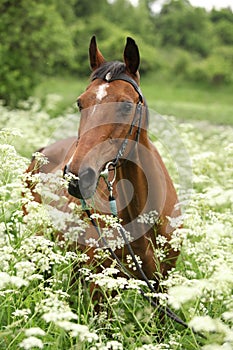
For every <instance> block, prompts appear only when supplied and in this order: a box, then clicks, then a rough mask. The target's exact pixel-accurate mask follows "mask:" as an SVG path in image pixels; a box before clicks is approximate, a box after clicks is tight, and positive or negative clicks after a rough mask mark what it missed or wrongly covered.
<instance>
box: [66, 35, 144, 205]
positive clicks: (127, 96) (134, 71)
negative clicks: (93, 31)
mask: <svg viewBox="0 0 233 350" xmlns="http://www.w3.org/2000/svg"><path fill="white" fill-rule="evenodd" d="M123 56H124V62H119V61H112V62H107V61H106V60H105V59H104V57H103V55H102V54H101V52H100V51H99V49H98V47H97V44H96V38H95V36H93V37H92V39H91V42H90V47H89V58H90V66H91V68H92V75H91V82H90V84H89V86H88V87H87V89H86V91H85V92H84V93H82V94H81V95H80V96H79V97H78V99H77V105H78V107H79V110H80V112H81V120H80V125H79V132H78V141H77V146H76V148H75V151H74V153H73V154H72V156H71V158H70V160H69V161H68V163H67V164H66V166H65V170H64V172H65V173H66V174H69V175H71V179H70V182H69V187H68V191H69V193H70V194H71V195H72V196H74V197H76V198H80V199H81V198H84V199H87V198H90V197H91V196H93V194H94V193H95V191H96V188H97V185H98V181H99V178H100V174H101V172H102V171H103V170H104V168H105V166H106V164H108V163H109V162H111V163H113V162H116V161H117V160H118V159H119V158H120V156H122V153H123V151H124V148H125V147H126V143H127V142H128V141H129V142H130V141H131V140H132V141H133V140H135V139H136V138H137V132H138V129H139V127H141V126H143V125H142V124H143V123H145V121H142V116H141V115H142V112H141V110H140V111H139V109H140V108H139V106H142V105H143V104H145V101H144V99H143V96H142V94H141V91H140V89H139V79H140V78H139V72H138V67H139V63H140V56H139V50H138V47H137V45H136V43H135V41H134V40H133V39H131V38H127V42H126V46H125V49H124V55H123ZM139 124H140V125H139ZM144 129H145V125H144V128H143V130H144ZM124 140H127V141H125V142H124Z"/></svg>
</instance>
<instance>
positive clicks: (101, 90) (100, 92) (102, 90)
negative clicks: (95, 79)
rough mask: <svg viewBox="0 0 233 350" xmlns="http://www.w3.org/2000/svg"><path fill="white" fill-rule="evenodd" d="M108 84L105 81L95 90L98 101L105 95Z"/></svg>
mask: <svg viewBox="0 0 233 350" xmlns="http://www.w3.org/2000/svg"><path fill="white" fill-rule="evenodd" d="M108 86H109V84H108V83H105V84H102V85H100V86H99V87H98V89H97V91H96V98H97V100H98V101H101V100H102V99H103V98H104V97H105V96H106V95H107V88H108Z"/></svg>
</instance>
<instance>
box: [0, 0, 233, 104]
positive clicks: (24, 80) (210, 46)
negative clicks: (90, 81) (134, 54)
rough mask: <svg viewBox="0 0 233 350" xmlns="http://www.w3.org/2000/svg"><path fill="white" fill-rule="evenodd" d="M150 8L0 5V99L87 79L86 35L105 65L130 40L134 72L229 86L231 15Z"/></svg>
mask: <svg viewBox="0 0 233 350" xmlns="http://www.w3.org/2000/svg"><path fill="white" fill-rule="evenodd" d="M153 2H154V1H151V0H140V1H139V3H138V6H137V7H134V6H133V5H132V4H131V3H130V2H129V1H128V0H115V1H113V2H108V1H107V0H95V1H92V0H66V1H64V0H30V1H28V0H17V1H12V0H0V14H1V21H0V81H1V84H0V98H1V99H3V100H4V101H5V103H6V104H9V105H12V106H15V105H16V104H17V102H18V101H19V100H20V99H25V98H27V97H28V96H29V95H31V94H32V93H33V88H34V87H35V86H36V84H38V82H39V81H40V79H41V77H43V76H45V75H62V74H72V75H74V74H76V75H77V77H78V76H81V75H87V74H88V72H89V67H88V60H87V50H88V44H89V39H90V37H91V36H92V35H93V34H95V35H96V36H97V37H98V42H99V44H100V45H101V49H102V51H103V52H104V54H105V56H106V57H107V58H109V59H113V58H116V59H121V58H122V57H121V56H119V55H121V52H122V47H123V45H124V42H125V38H126V36H132V37H134V38H135V39H136V40H137V42H138V44H139V46H140V51H141V56H142V60H141V61H142V62H141V72H142V74H143V73H148V72H151V71H156V72H158V73H159V74H160V75H161V76H164V77H166V75H170V76H171V75H174V76H177V75H179V76H181V77H183V78H185V79H189V80H192V81H193V80H195V81H200V82H207V83H209V84H225V83H231V82H233V74H232V68H233V13H232V11H231V10H230V9H222V10H220V11H216V10H212V11H211V12H206V11H205V10H204V9H202V8H195V7H192V6H191V4H190V3H189V1H188V0H171V1H170V2H169V3H166V4H165V5H164V6H163V7H162V10H161V12H160V13H157V14H155V13H153V12H152V10H151V5H152V3H153Z"/></svg>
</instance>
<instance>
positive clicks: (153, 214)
mask: <svg viewBox="0 0 233 350" xmlns="http://www.w3.org/2000/svg"><path fill="white" fill-rule="evenodd" d="M158 219H159V216H158V212H157V211H156V210H152V211H150V212H149V213H144V214H141V215H139V216H138V219H137V221H138V222H139V223H141V224H147V225H155V224H156V223H157V222H158Z"/></svg>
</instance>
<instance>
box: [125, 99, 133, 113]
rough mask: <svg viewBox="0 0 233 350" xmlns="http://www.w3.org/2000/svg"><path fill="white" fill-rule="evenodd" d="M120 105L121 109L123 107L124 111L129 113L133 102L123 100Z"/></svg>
mask: <svg viewBox="0 0 233 350" xmlns="http://www.w3.org/2000/svg"><path fill="white" fill-rule="evenodd" d="M122 107H123V108H122V109H123V111H124V113H130V112H131V111H132V108H133V103H132V102H129V101H127V102H124V103H123V106H122Z"/></svg>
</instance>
